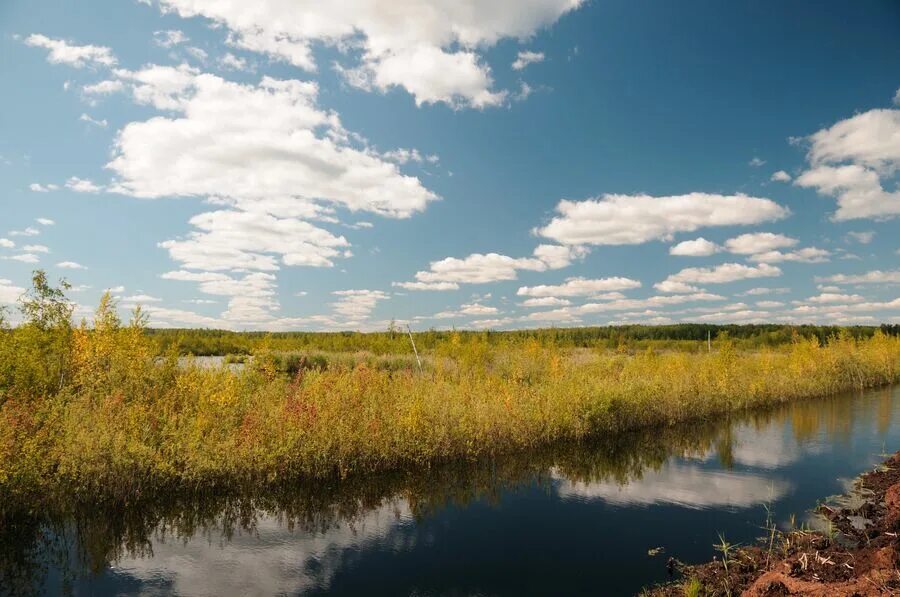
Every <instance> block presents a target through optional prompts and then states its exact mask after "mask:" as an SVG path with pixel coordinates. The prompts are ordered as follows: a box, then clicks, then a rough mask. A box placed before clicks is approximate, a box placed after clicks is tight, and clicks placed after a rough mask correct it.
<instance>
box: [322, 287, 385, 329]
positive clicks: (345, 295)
mask: <svg viewBox="0 0 900 597" xmlns="http://www.w3.org/2000/svg"><path fill="white" fill-rule="evenodd" d="M332 294H333V295H335V296H337V297H340V298H339V299H338V300H337V302H335V303H332V307H333V308H334V312H335V314H336V315H338V316H340V317H343V318H345V319H347V320H349V321H352V322H357V321H362V320H365V319H366V318H368V317H369V315H370V314H371V313H372V311H373V310H374V309H375V307H376V305H377V304H378V302H379V301H384V300H387V299H389V298H390V297H389V296H388V295H387V293H385V292H382V291H381V290H336V291H334V292H332Z"/></svg>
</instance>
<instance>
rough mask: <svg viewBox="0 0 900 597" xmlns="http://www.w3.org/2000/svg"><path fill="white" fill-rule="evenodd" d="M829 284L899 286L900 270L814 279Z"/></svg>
mask: <svg viewBox="0 0 900 597" xmlns="http://www.w3.org/2000/svg"><path fill="white" fill-rule="evenodd" d="M816 282H827V283H830V284H900V270H893V271H881V270H873V271H870V272H866V273H864V274H835V275H833V276H824V277H818V278H816Z"/></svg>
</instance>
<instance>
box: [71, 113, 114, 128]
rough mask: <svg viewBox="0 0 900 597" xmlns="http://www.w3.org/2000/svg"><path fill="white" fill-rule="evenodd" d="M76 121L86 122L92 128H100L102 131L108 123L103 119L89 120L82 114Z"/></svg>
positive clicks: (88, 117)
mask: <svg viewBox="0 0 900 597" xmlns="http://www.w3.org/2000/svg"><path fill="white" fill-rule="evenodd" d="M78 120H80V121H82V122H87V123H89V124H93V125H94V126H99V127H100V128H104V129H105V128H106V127H107V126H108V125H109V122H107V121H106V119H105V118H103V119H101V120H96V119H94V118H91V117H90V116H88V115H87V114H82V115H81V116H79V117H78Z"/></svg>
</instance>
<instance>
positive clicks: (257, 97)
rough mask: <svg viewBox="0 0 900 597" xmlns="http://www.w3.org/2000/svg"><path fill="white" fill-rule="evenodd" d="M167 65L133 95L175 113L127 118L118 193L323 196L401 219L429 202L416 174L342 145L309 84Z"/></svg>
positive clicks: (117, 167)
mask: <svg viewBox="0 0 900 597" xmlns="http://www.w3.org/2000/svg"><path fill="white" fill-rule="evenodd" d="M155 68H156V69H157V70H161V69H165V68H167V67H155ZM175 70H176V69H172V68H168V70H167V71H165V73H166V76H164V77H160V76H154V77H153V79H154V80H158V79H162V80H164V81H165V85H162V86H160V85H157V84H156V83H155V82H154V83H147V84H145V85H143V87H149V89H147V90H146V91H143V92H140V93H141V96H142V97H146V98H147V101H148V102H149V103H152V104H153V105H155V106H157V107H159V108H163V109H170V110H176V111H180V112H181V113H182V114H183V117H182V118H178V119H168V118H154V119H151V120H149V121H146V122H133V123H130V124H128V125H126V126H125V127H124V129H123V130H122V131H121V133H120V135H119V137H118V140H117V143H116V155H115V157H114V159H113V160H112V161H111V162H110V164H109V168H110V169H112V170H113V172H115V173H116V174H117V175H118V176H119V177H120V181H119V185H118V188H117V190H119V191H121V192H123V193H126V194H130V195H134V196H137V197H144V198H155V197H166V196H191V195H201V196H218V197H224V198H226V199H229V200H231V201H241V202H244V203H253V202H255V201H259V200H261V199H274V198H284V199H285V200H290V199H294V200H299V201H301V202H303V203H307V204H308V203H310V202H319V201H324V202H329V203H333V204H339V205H342V206H344V207H346V208H348V209H350V210H352V211H360V210H362V211H368V212H372V213H377V214H381V215H384V216H388V217H409V216H411V215H413V214H414V213H416V212H418V211H422V210H423V209H425V207H426V205H427V204H428V203H429V202H430V201H433V200H435V199H437V196H436V195H435V194H434V193H432V192H430V191H428V190H427V189H425V188H424V187H423V186H422V184H421V182H420V181H419V180H418V179H417V178H415V177H411V176H404V175H403V174H401V173H400V172H399V170H398V169H397V167H396V166H395V165H393V164H390V163H388V162H386V161H384V160H382V159H379V157H378V156H376V155H373V153H372V152H369V151H366V150H358V149H355V148H353V147H351V146H350V145H349V144H347V143H344V142H343V141H342V139H344V138H345V137H346V136H347V133H346V131H345V130H344V129H343V127H341V125H340V121H339V119H338V117H337V115H336V114H334V113H333V112H324V111H322V110H320V109H318V107H317V106H316V103H315V102H316V96H317V93H318V88H317V86H316V85H315V84H314V83H305V82H301V81H294V80H290V81H281V80H275V79H271V78H269V77H264V78H263V80H262V82H261V83H260V84H259V85H258V86H250V85H240V84H237V83H232V82H228V81H225V80H223V79H221V78H219V77H216V76H213V75H209V74H202V75H196V76H195V75H193V74H191V73H188V72H183V71H182V72H173V71H175ZM139 78H143V79H144V80H150V79H149V78H148V77H139ZM141 89H142V87H139V88H138V89H136V90H135V93H136V94H137V93H138V92H139V91H140V90H141ZM320 131H321V133H320ZM226 166H227V167H226ZM163 173H165V175H163Z"/></svg>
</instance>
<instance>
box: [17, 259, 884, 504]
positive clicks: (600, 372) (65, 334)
mask: <svg viewBox="0 0 900 597" xmlns="http://www.w3.org/2000/svg"><path fill="white" fill-rule="evenodd" d="M22 310H23V314H24V315H25V317H26V321H25V323H23V324H22V325H20V326H18V327H16V328H14V329H9V328H4V329H2V331H0V334H2V340H3V341H2V342H0V496H2V495H3V494H6V495H7V496H15V495H17V494H18V495H22V496H25V495H33V494H35V493H37V494H40V493H42V492H50V491H54V490H65V491H69V492H73V493H75V494H77V495H83V496H87V497H90V496H107V497H118V498H124V497H128V496H131V495H135V494H136V493H137V492H144V491H150V490H152V489H154V488H159V487H181V488H183V487H188V488H207V487H213V486H217V485H223V484H229V483H234V482H240V481H264V482H266V481H276V480H279V479H284V478H292V477H315V478H325V477H335V476H347V475H350V474H357V473H370V472H377V471H384V470H388V469H395V468H402V467H407V466H427V465H429V464H432V463H435V462H439V461H446V460H451V459H460V458H463V459H465V458H476V457H479V456H484V455H489V454H495V453H500V452H505V451H511V450H518V449H523V448H530V447H534V446H539V445H543V444H546V443H549V442H554V441H558V440H568V439H576V440H577V439H581V438H585V437H588V436H596V435H603V434H606V435H610V434H616V433H620V432H623V431H625V430H630V429H636V428H640V427H647V426H654V425H671V424H674V423H676V422H678V421H683V420H687V419H692V418H702V417H710V416H713V415H717V414H722V413H727V412H731V411H735V410H738V409H745V408H750V407H756V406H762V405H767V404H774V403H779V402H785V401H791V400H797V399H802V398H810V397H815V396H822V395H827V394H833V393H837V392H843V391H846V390H849V389H853V388H863V387H871V386H877V385H883V384H888V383H894V382H896V381H897V380H898V378H900V338H896V337H891V336H887V335H884V334H882V333H881V332H875V333H874V334H873V335H872V336H871V337H870V338H866V339H856V338H854V337H852V336H851V335H849V334H837V335H835V336H832V337H831V338H829V339H828V340H827V342H825V343H821V342H820V341H819V340H818V339H816V338H807V339H804V338H800V337H797V338H795V340H794V341H793V342H791V343H788V344H785V345H783V346H779V347H776V348H764V349H761V350H758V351H744V350H739V349H738V348H736V346H735V345H734V343H732V342H731V341H730V340H729V339H728V338H727V337H724V338H723V337H721V336H720V338H719V339H718V340H717V341H716V343H715V344H714V350H713V351H712V353H709V354H707V353H705V352H693V353H689V352H680V351H677V352H660V351H657V350H654V349H653V348H652V347H651V348H648V349H646V350H642V351H639V352H636V353H634V354H629V352H628V351H626V350H619V351H609V350H606V349H588V350H586V349H574V348H568V349H567V348H560V347H559V346H556V345H554V344H549V345H546V344H542V343H541V342H539V341H538V340H537V339H535V338H528V339H526V340H524V341H521V342H520V341H516V342H509V343H506V344H499V345H498V344H497V343H496V342H489V341H488V340H487V339H486V337H484V336H479V335H474V334H470V335H466V336H463V335H459V334H450V335H449V336H448V339H447V341H446V342H443V343H441V344H438V345H436V346H435V347H434V348H433V349H430V350H429V351H428V354H427V355H426V359H425V364H424V371H423V372H422V373H419V371H418V368H417V367H414V366H413V363H414V362H415V361H414V358H412V357H411V356H410V355H409V354H401V355H393V356H390V355H382V356H379V357H374V356H368V357H365V358H355V357H353V355H349V357H348V356H347V355H345V357H343V360H342V359H338V358H334V357H333V355H328V356H326V355H324V354H316V353H313V352H310V353H308V354H303V355H301V354H295V355H290V354H288V355H284V354H282V353H278V352H274V351H272V350H270V349H268V348H267V347H266V346H265V345H263V346H261V347H260V348H258V349H257V351H256V353H255V354H254V355H253V356H252V358H251V359H250V360H249V361H248V363H247V364H246V366H245V367H243V368H241V369H240V370H233V369H232V368H229V367H227V366H222V367H218V368H209V367H201V366H198V365H196V364H194V363H192V362H191V361H190V360H188V362H186V363H185V362H183V361H182V362H179V353H178V350H177V349H175V348H174V347H172V348H170V349H169V350H167V351H166V352H163V353H160V351H159V348H158V345H157V344H156V343H155V342H153V341H152V339H151V338H149V335H148V333H147V332H146V330H145V325H146V320H145V318H144V317H143V316H142V314H141V313H140V311H137V312H136V313H135V314H134V316H133V318H132V320H131V322H130V323H128V324H123V323H122V322H120V321H119V318H118V316H117V315H116V310H115V305H114V303H113V301H112V300H111V299H110V298H109V296H106V297H104V298H103V300H102V301H101V303H100V306H99V307H98V309H97V312H96V315H95V317H94V319H93V323H92V324H91V325H88V324H86V323H82V324H81V325H80V326H73V325H72V324H71V323H70V319H71V306H70V305H69V303H68V302H67V301H66V300H65V297H64V295H63V292H62V289H55V288H52V287H50V286H49V285H48V284H47V281H46V278H45V277H44V276H43V274H42V273H40V272H38V273H37V274H36V275H35V280H34V289H33V290H32V291H31V293H30V294H29V295H28V296H27V297H25V298H24V300H23V305H22ZM294 357H296V358H294Z"/></svg>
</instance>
